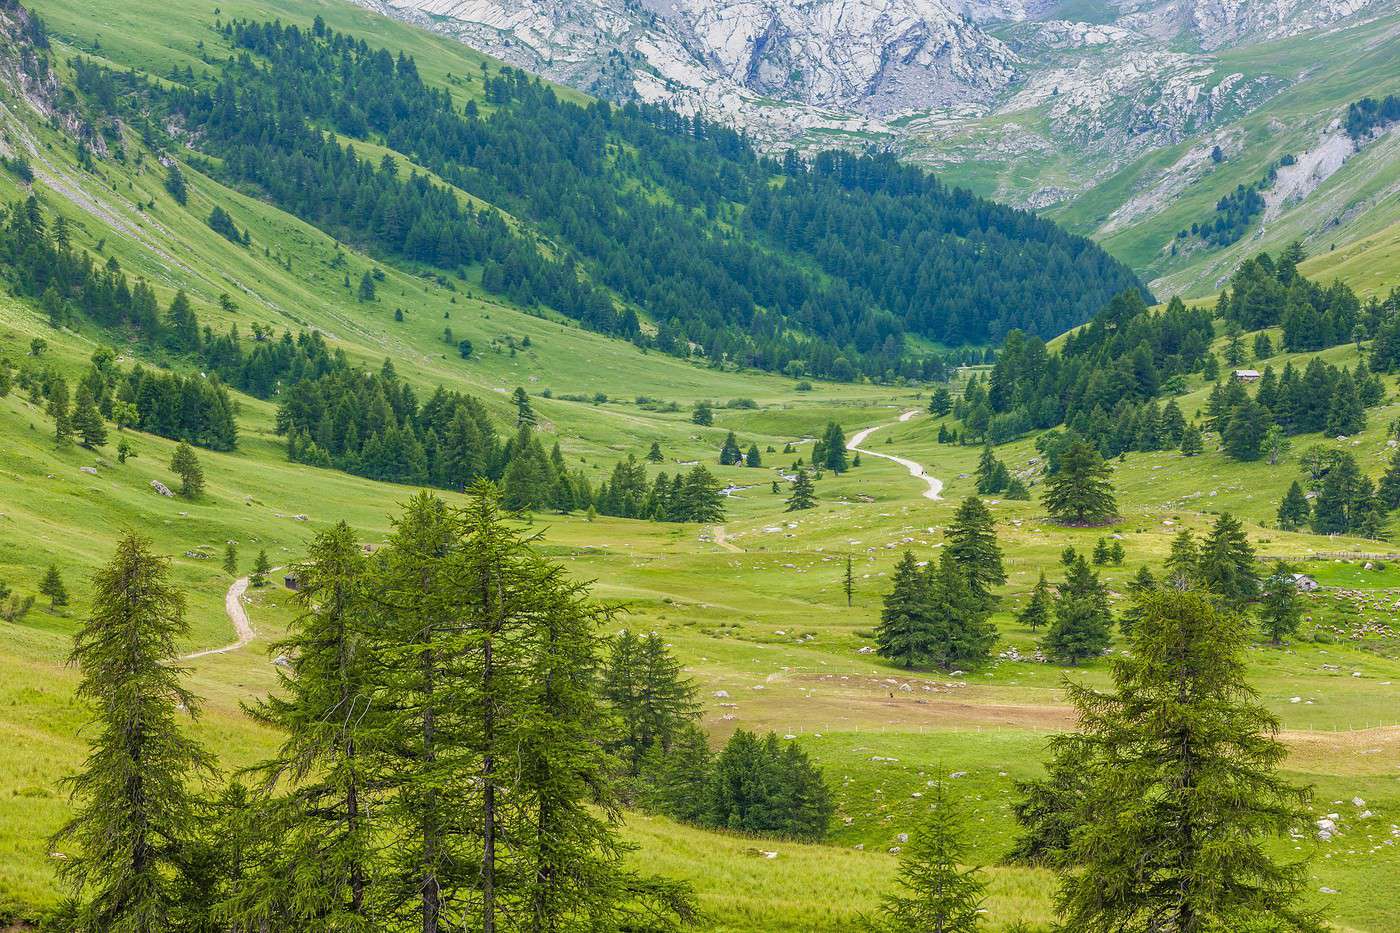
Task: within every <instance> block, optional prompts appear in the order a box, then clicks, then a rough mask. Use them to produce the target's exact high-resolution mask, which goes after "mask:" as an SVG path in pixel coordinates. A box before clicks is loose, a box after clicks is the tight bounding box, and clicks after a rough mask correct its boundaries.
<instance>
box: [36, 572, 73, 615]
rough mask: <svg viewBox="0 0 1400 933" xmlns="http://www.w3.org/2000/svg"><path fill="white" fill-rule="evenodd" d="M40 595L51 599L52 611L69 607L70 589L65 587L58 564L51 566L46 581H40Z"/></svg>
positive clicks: (45, 575) (45, 576)
mask: <svg viewBox="0 0 1400 933" xmlns="http://www.w3.org/2000/svg"><path fill="white" fill-rule="evenodd" d="M39 594H40V595H41V596H47V597H48V598H49V609H50V610H54V609H58V608H59V607H61V606H66V605H68V588H67V587H66V586H64V585H63V577H62V576H61V575H60V574H59V572H58V565H57V564H49V569H48V570H47V571H45V573H44V579H42V580H40V581H39Z"/></svg>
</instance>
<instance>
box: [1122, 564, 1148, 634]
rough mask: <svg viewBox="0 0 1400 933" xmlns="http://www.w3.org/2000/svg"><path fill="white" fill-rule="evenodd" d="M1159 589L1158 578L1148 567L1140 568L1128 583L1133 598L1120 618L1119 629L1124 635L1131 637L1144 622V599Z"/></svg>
mask: <svg viewBox="0 0 1400 933" xmlns="http://www.w3.org/2000/svg"><path fill="white" fill-rule="evenodd" d="M1156 588H1157V578H1156V577H1154V576H1153V575H1152V571H1151V570H1149V569H1147V566H1146V565H1143V566H1142V567H1139V568H1138V571H1137V573H1136V574H1134V575H1133V579H1132V580H1131V581H1129V583H1128V592H1129V594H1130V595H1131V596H1132V602H1131V603H1130V604H1129V606H1128V608H1127V609H1125V610H1124V611H1123V612H1122V614H1120V615H1119V617H1118V628H1119V629H1121V630H1122V632H1123V634H1124V635H1131V634H1132V632H1133V629H1134V628H1135V627H1136V626H1137V624H1138V623H1139V622H1141V621H1142V599H1141V597H1142V596H1143V594H1145V593H1150V592H1152V591H1153V590H1155V589H1156Z"/></svg>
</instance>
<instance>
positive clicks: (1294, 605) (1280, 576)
mask: <svg viewBox="0 0 1400 933" xmlns="http://www.w3.org/2000/svg"><path fill="white" fill-rule="evenodd" d="M1296 573H1297V569H1296V568H1295V567H1293V566H1292V565H1291V564H1288V563H1286V562H1284V561H1279V562H1278V563H1277V564H1275V565H1274V572H1273V573H1271V574H1269V576H1268V577H1267V578H1266V579H1265V580H1264V594H1263V599H1261V600H1260V602H1259V624H1260V625H1261V626H1262V627H1263V629H1264V634H1266V635H1268V636H1269V641H1270V642H1271V643H1272V644H1275V645H1281V644H1283V640H1284V639H1285V638H1287V637H1289V636H1291V635H1295V634H1297V632H1298V627H1299V626H1300V625H1302V623H1303V601H1302V599H1301V597H1299V595H1298V584H1297V581H1296V580H1295V579H1294V574H1296Z"/></svg>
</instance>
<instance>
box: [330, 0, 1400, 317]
mask: <svg viewBox="0 0 1400 933" xmlns="http://www.w3.org/2000/svg"><path fill="white" fill-rule="evenodd" d="M358 2H360V3H361V4H362V5H364V6H366V7H368V8H371V9H374V10H377V11H380V12H383V13H386V14H389V15H393V16H398V17H400V18H403V19H407V20H409V21H412V22H414V23H417V24H419V25H422V26H424V27H426V28H429V29H433V30H437V31H439V32H441V33H443V34H445V35H450V36H453V37H455V38H458V39H460V40H461V41H463V42H465V43H467V44H469V45H471V46H473V47H476V48H480V49H482V50H484V51H487V52H489V53H491V54H492V55H495V56H498V57H501V58H503V59H504V60H506V61H510V62H513V63H515V64H517V65H520V66H521V67H525V68H528V69H530V70H532V71H535V72H538V73H540V74H544V75H546V76H548V77H551V78H553V79H555V80H558V81H561V82H563V83H566V84H570V85H572V86H574V87H578V88H581V89H584V90H587V91H589V92H590V93H595V94H598V95H601V96H604V97H610V98H614V99H619V100H626V99H634V100H640V101H647V102H660V103H665V104H667V105H668V106H671V107H674V108H676V109H678V110H679V111H681V112H683V113H698V114H702V115H704V116H706V117H707V118H710V119H714V120H717V121H721V122H724V123H727V124H729V125H731V126H736V127H739V128H741V129H743V130H744V131H745V132H746V133H747V134H748V135H749V136H750V137H751V138H753V139H754V140H755V141H756V142H757V143H758V144H759V145H760V147H763V148H766V149H769V150H774V149H782V148H786V147H789V146H793V147H796V148H798V149H801V150H807V151H811V150H815V149H821V148H827V147H830V146H832V145H841V146H848V147H864V146H868V145H870V144H872V143H874V144H878V145H880V146H883V147H886V148H889V149H891V150H893V151H895V152H897V153H899V154H900V156H901V157H903V158H905V159H907V160H910V161H912V162H915V163H918V164H922V165H925V166H928V167H931V168H934V169H936V170H937V171H938V172H939V173H941V174H942V175H944V176H945V177H947V178H948V179H950V180H952V181H954V182H956V183H960V184H967V185H969V186H971V187H972V188H973V190H975V191H977V192H978V193H980V194H984V195H989V196H992V197H996V198H998V199H1000V200H1005V201H1008V202H1010V203H1013V204H1016V205H1019V206H1023V207H1028V208H1031V209H1035V210H1041V211H1045V212H1047V213H1048V214H1049V216H1052V217H1054V218H1055V219H1057V220H1060V221H1062V222H1064V223H1066V224H1068V225H1069V226H1070V227H1071V229H1074V230H1075V231H1076V232H1079V233H1084V234H1086V235H1091V236H1093V237H1095V238H1096V239H1099V240H1101V241H1103V242H1104V243H1105V244H1106V245H1108V246H1109V248H1110V249H1111V250H1112V251H1114V253H1115V254H1116V255H1118V256H1120V258H1123V259H1124V260H1126V261H1127V262H1129V263H1130V264H1132V265H1133V266H1134V267H1135V268H1137V269H1139V270H1140V271H1142V272H1144V273H1145V274H1146V275H1148V276H1149V277H1151V278H1153V279H1158V280H1160V281H1158V283H1157V284H1158V285H1159V286H1160V287H1161V288H1163V289H1170V290H1187V291H1192V292H1193V293H1204V292H1207V291H1211V290H1213V289H1215V288H1218V287H1219V285H1220V284H1221V283H1222V282H1223V280H1224V278H1226V277H1228V275H1229V272H1230V271H1231V270H1232V269H1233V268H1234V267H1235V266H1237V265H1238V263H1239V261H1240V260H1241V259H1242V258H1243V257H1242V256H1241V255H1238V254H1237V253H1238V252H1239V251H1231V250H1229V249H1227V248H1226V247H1227V246H1228V244H1214V245H1211V246H1210V247H1209V248H1203V247H1202V246H1201V244H1198V243H1178V242H1176V239H1175V238H1176V234H1177V233H1178V232H1179V230H1180V229H1182V228H1186V229H1188V230H1189V228H1190V226H1191V224H1192V223H1200V222H1203V221H1209V220H1212V219H1213V218H1210V217H1208V215H1209V214H1210V213H1211V211H1212V210H1213V207H1214V205H1215V204H1216V202H1218V201H1219V200H1220V199H1221V198H1222V197H1224V196H1226V195H1227V194H1229V193H1231V192H1233V191H1235V190H1236V189H1237V188H1238V187H1239V186H1240V185H1245V186H1248V185H1249V184H1250V183H1252V182H1254V181H1257V180H1258V179H1260V178H1261V177H1263V176H1265V175H1267V174H1268V173H1269V171H1270V168H1271V167H1273V168H1277V167H1279V166H1277V165H1275V164H1274V163H1277V162H1278V161H1279V160H1281V159H1282V158H1283V157H1284V156H1285V155H1291V156H1293V157H1294V158H1295V159H1297V160H1298V164H1299V165H1301V166H1302V167H1301V168H1296V169H1294V170H1293V171H1291V172H1289V173H1287V176H1288V177H1287V178H1286V179H1285V183H1284V184H1282V185H1280V187H1279V189H1278V192H1277V193H1276V195H1275V196H1274V197H1273V198H1272V199H1271V203H1270V207H1269V212H1268V215H1267V216H1263V217H1254V218H1253V219H1252V223H1251V224H1250V226H1249V230H1248V232H1249V234H1250V235H1251V238H1253V237H1255V236H1257V237H1258V238H1259V240H1260V242H1257V243H1253V244H1252V245H1251V247H1250V251H1253V252H1257V251H1258V250H1259V249H1261V248H1272V249H1277V248H1280V247H1281V246H1282V245H1283V244H1284V243H1285V242H1287V241H1286V240H1285V239H1283V237H1284V236H1287V237H1296V238H1300V239H1302V240H1303V241H1304V242H1305V244H1306V245H1308V246H1310V247H1312V248H1314V249H1323V248H1328V249H1330V248H1332V246H1333V245H1335V243H1336V241H1338V240H1339V239H1340V240H1341V241H1343V242H1345V241H1349V240H1352V239H1355V238H1357V237H1359V236H1364V235H1366V234H1368V233H1370V232H1374V229H1375V228H1376V227H1377V225H1378V224H1377V218H1381V219H1383V220H1385V221H1387V222H1389V221H1393V220H1397V219H1400V210H1395V209H1394V206H1393V205H1379V206H1380V207H1382V208H1383V210H1382V211H1381V212H1380V213H1378V214H1372V216H1371V218H1370V219H1369V220H1368V221H1367V223H1366V224H1358V223H1356V221H1357V219H1358V218H1359V216H1360V215H1361V214H1371V213H1372V208H1374V207H1377V206H1378V205H1375V204H1372V203H1370V201H1369V199H1370V198H1371V197H1372V196H1373V195H1374V193H1375V189H1376V188H1377V187H1378V186H1380V187H1384V186H1388V185H1389V184H1390V183H1391V182H1392V181H1393V179H1392V178H1391V176H1390V174H1389V173H1388V172H1386V171H1384V170H1377V169H1376V167H1375V166H1371V167H1369V168H1367V167H1362V168H1361V169H1360V170H1359V171H1357V170H1352V169H1348V170H1347V171H1343V168H1344V163H1346V162H1347V161H1348V160H1349V158H1350V156H1351V155H1354V154H1356V153H1358V152H1359V151H1360V150H1361V149H1362V148H1363V145H1362V142H1363V141H1360V140H1352V141H1351V142H1350V143H1348V142H1346V141H1343V140H1340V139H1339V138H1337V133H1336V128H1337V125H1338V124H1339V122H1340V121H1344V120H1345V116H1346V108H1347V106H1348V105H1349V104H1350V103H1352V102H1355V101H1356V100H1359V99H1361V98H1363V97H1365V96H1368V95H1380V96H1384V94H1386V93H1393V92H1395V91H1396V90H1400V81H1397V77H1396V76H1397V74H1400V69H1397V68H1396V67H1395V65H1396V55H1397V53H1396V49H1397V38H1396V37H1397V30H1400V12H1397V10H1396V9H1395V7H1394V5H1393V4H1390V3H1386V2H1382V0H1165V2H1163V0H1083V2H1053V0H1051V2H1045V0H820V2H810V3H799V2H795V0H740V2H728V0H719V2H711V0H642V2H640V3H638V2H635V0H571V2H562V0H527V2H525V3H521V4H505V3H501V2H497V0H470V2H463V0H358ZM1265 136H1268V137H1272V139H1271V140H1266V139H1264V138H1263V137H1265ZM1270 142H1275V143H1282V145H1270ZM1217 150H1218V151H1217ZM1213 155H1214V156H1215V159H1214V160H1213V159H1212V158H1211V157H1212V156H1213ZM1221 155H1223V156H1225V157H1226V158H1227V159H1228V160H1229V162H1230V165H1229V167H1228V168H1222V167H1221V166H1222V162H1221V161H1220V159H1219V156H1221ZM1374 161H1380V160H1374ZM1285 167H1286V166H1285ZM1236 168H1238V169H1240V171H1235V169H1236ZM1339 173H1340V174H1339ZM1333 175H1339V177H1338V178H1337V180H1336V181H1335V182H1334V187H1337V186H1340V187H1341V188H1343V189H1344V191H1342V192H1340V195H1339V196H1334V197H1331V198H1329V199H1328V200H1327V202H1326V204H1325V205H1324V206H1321V207H1319V206H1318V204H1319V202H1318V201H1316V200H1314V201H1312V203H1307V202H1309V201H1310V196H1311V195H1312V193H1313V192H1314V191H1315V190H1316V189H1317V188H1319V187H1321V186H1323V185H1324V183H1326V182H1327V181H1328V180H1329V179H1331V178H1332V176H1333ZM1191 212H1194V214H1193V213H1191ZM1380 225H1383V224H1380ZM1272 228H1278V229H1279V231H1280V232H1279V234H1278V235H1274V234H1272V233H1271V232H1270V230H1271V229H1272ZM1241 232H1243V231H1241Z"/></svg>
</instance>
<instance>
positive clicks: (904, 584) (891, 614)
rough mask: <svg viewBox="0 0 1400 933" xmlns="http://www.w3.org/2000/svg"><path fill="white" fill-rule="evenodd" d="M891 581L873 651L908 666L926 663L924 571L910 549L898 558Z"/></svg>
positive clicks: (928, 624) (928, 636)
mask: <svg viewBox="0 0 1400 933" xmlns="http://www.w3.org/2000/svg"><path fill="white" fill-rule="evenodd" d="M892 582H893V584H894V585H893V588H892V589H891V590H890V592H889V594H888V595H886V596H885V600H884V607H883V608H882V609H881V610H880V624H879V625H877V626H876V627H875V646H876V651H877V652H878V653H879V655H880V657H882V658H888V659H889V660H891V661H894V662H895V663H896V664H899V665H900V666H901V667H903V668H905V669H906V670H911V669H913V668H915V667H917V666H919V665H922V664H924V663H926V662H927V660H928V658H929V656H930V654H931V653H932V650H933V633H932V628H933V623H932V620H931V619H930V618H929V611H928V603H929V592H928V590H929V580H928V575H927V574H925V573H924V572H923V570H922V569H921V568H920V567H919V562H918V561H917V560H915V559H914V552H913V551H905V552H904V556H903V557H901V558H900V559H899V563H898V564H896V565H895V568H894V576H893V580H892Z"/></svg>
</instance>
